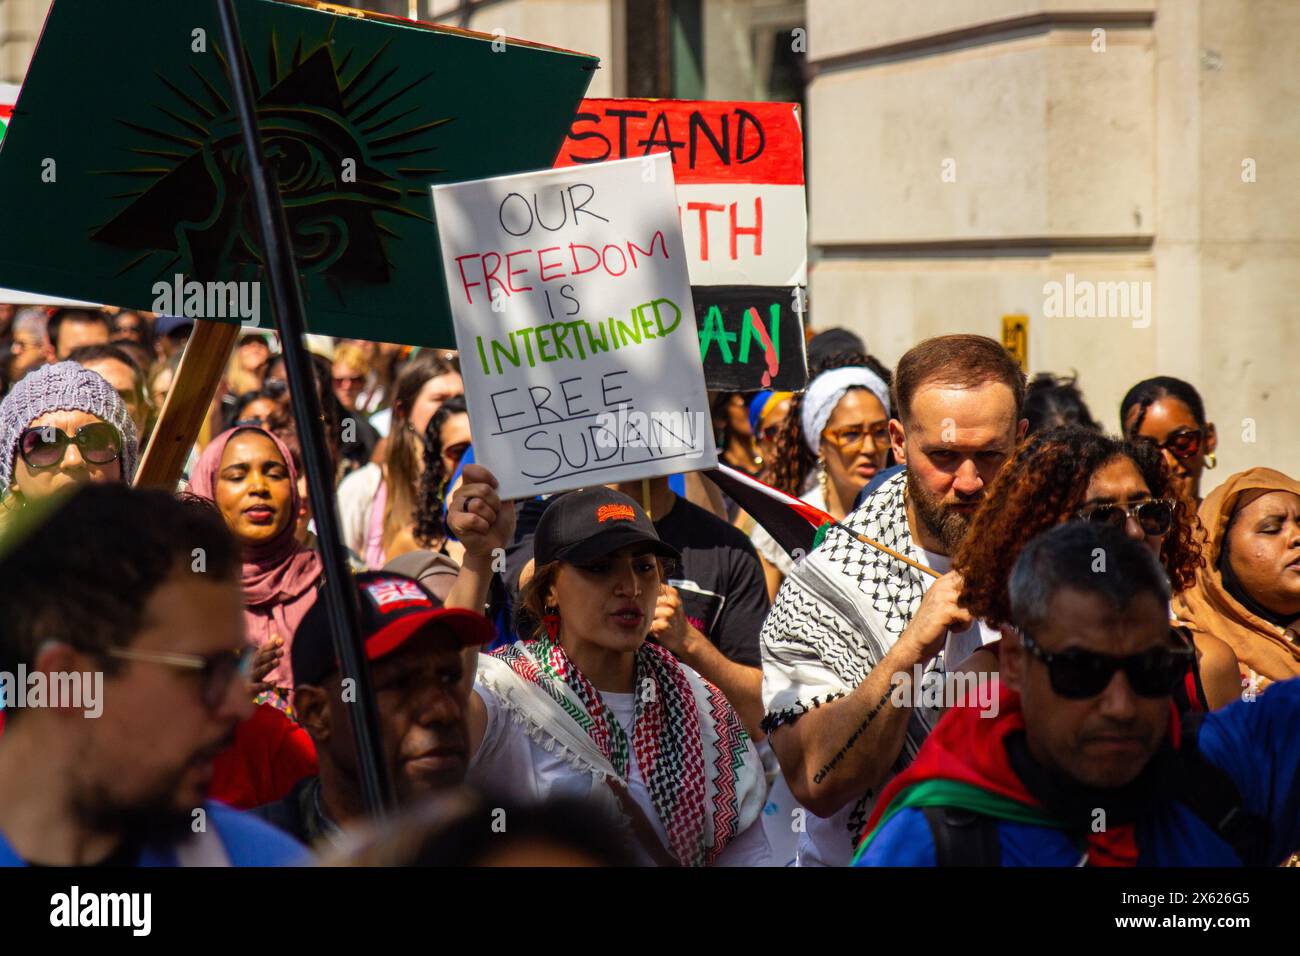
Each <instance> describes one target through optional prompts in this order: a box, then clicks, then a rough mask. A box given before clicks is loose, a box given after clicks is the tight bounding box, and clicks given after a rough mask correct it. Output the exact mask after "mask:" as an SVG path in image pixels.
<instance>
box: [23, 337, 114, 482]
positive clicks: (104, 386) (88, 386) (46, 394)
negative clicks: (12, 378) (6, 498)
mask: <svg viewBox="0 0 1300 956" xmlns="http://www.w3.org/2000/svg"><path fill="white" fill-rule="evenodd" d="M73 411H81V412H87V413H89V414H91V415H94V416H95V417H96V418H98V419H101V420H103V421H106V422H108V423H109V424H110V425H112V426H113V427H114V428H116V429H117V430H118V432H119V433H120V434H121V436H122V479H123V480H124V481H126V482H127V484H130V482H131V479H132V478H134V477H135V463H136V457H137V455H138V453H139V448H138V444H137V441H136V436H135V423H134V422H133V421H131V416H130V414H128V412H127V410H126V405H124V404H123V403H122V397H121V396H120V395H118V394H117V390H116V389H114V388H113V386H112V385H109V384H108V382H106V381H104V379H103V377H102V376H100V375H98V374H97V373H95V372H92V371H90V370H89V369H86V368H82V367H81V366H80V365H78V364H77V363H76V362H57V363H55V364H54V365H44V366H42V367H40V368H38V369H35V370H34V371H31V372H28V373H27V374H26V375H24V376H23V377H22V379H21V380H20V381H19V382H18V384H17V385H15V386H14V387H13V389H12V390H11V391H10V392H9V394H8V395H6V396H5V400H4V401H3V402H0V495H3V494H6V493H8V490H9V484H10V482H12V481H13V477H14V464H15V462H16V461H17V458H18V438H19V436H20V435H22V432H23V429H24V428H26V427H27V426H28V425H30V424H31V423H32V422H34V421H35V420H36V419H38V418H40V417H41V416H42V415H44V414H45V413H46V412H73Z"/></svg>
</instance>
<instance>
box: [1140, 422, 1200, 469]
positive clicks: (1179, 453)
mask: <svg viewBox="0 0 1300 956" xmlns="http://www.w3.org/2000/svg"><path fill="white" fill-rule="evenodd" d="M1204 437H1205V434H1204V432H1202V431H1201V430H1200V429H1199V428H1188V429H1185V430H1184V431H1178V432H1174V433H1173V434H1172V435H1170V436H1169V437H1167V438H1166V439H1165V440H1164V441H1156V440H1155V439H1154V438H1147V437H1146V436H1138V439H1137V440H1138V441H1142V442H1146V443H1148V444H1150V445H1155V446H1156V447H1157V448H1159V449H1160V450H1161V451H1167V452H1169V454H1171V455H1173V456H1174V457H1175V458H1177V459H1178V460H1179V461H1186V460H1187V459H1188V458H1194V457H1195V456H1196V454H1197V452H1199V451H1200V450H1201V441H1202V440H1203V439H1204Z"/></svg>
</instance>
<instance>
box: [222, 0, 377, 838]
mask: <svg viewBox="0 0 1300 956" xmlns="http://www.w3.org/2000/svg"><path fill="white" fill-rule="evenodd" d="M216 4H217V15H218V16H219V17H220V19H221V40H222V45H223V46H224V48H225V51H226V59H227V60H228V61H229V66H230V86H231V90H232V91H233V93H234V98H235V109H236V111H237V112H238V113H239V125H240V129H241V130H242V131H243V139H244V147H245V149H246V150H247V153H248V171H249V179H250V181H251V183H252V187H253V197H254V199H255V201H256V203H257V223H258V231H259V233H260V235H261V240H262V248H263V249H264V250H265V255H264V258H263V264H264V266H265V267H266V280H267V283H268V285H269V287H270V295H271V312H272V314H273V315H274V316H275V321H276V324H277V325H278V327H279V331H280V341H281V344H282V346H283V348H284V367H285V372H286V374H287V375H288V378H289V394H290V398H291V400H292V404H293V411H294V418H295V420H296V421H297V423H298V435H299V438H300V439H301V441H302V455H303V467H304V468H306V470H307V487H308V491H309V493H310V495H311V505H312V515H313V516H314V518H315V520H316V537H317V539H318V541H319V543H320V552H321V559H322V560H323V561H324V564H325V586H324V588H323V593H322V595H321V598H322V599H323V600H324V601H325V606H326V609H327V610H328V611H329V618H330V629H331V631H333V634H334V649H335V651H336V652H337V653H338V658H339V663H340V666H341V671H342V676H343V678H344V679H345V680H346V679H348V678H351V679H352V681H353V686H354V688H355V690H356V698H355V706H354V707H353V708H352V710H351V711H350V716H351V718H352V733H353V739H354V740H355V742H356V748H357V764H358V770H359V771H360V775H361V787H362V792H363V795H364V797H365V801H366V809H367V811H368V812H369V813H370V815H371V816H372V817H374V818H376V819H380V818H382V817H383V816H384V814H385V812H386V811H387V809H388V808H389V807H391V806H392V792H393V791H392V781H391V780H389V778H388V772H387V767H386V766H385V764H384V762H383V760H382V759H381V757H380V755H381V754H382V753H383V752H384V751H383V746H382V740H381V737H380V730H379V715H378V712H377V711H376V709H375V698H374V694H373V693H371V686H372V685H371V682H370V668H369V666H368V665H367V662H366V657H365V654H363V653H362V643H361V634H360V632H361V628H360V623H359V619H358V616H357V615H358V608H357V599H356V595H355V593H354V592H353V589H352V574H351V572H350V570H349V569H348V564H347V559H346V557H345V553H344V550H343V545H342V537H341V535H340V534H339V518H338V511H337V510H336V505H335V500H334V484H333V481H332V480H330V479H331V478H332V476H333V472H334V469H333V467H332V466H331V464H330V457H329V451H328V448H327V446H326V443H325V430H324V428H323V426H322V424H321V417H322V416H321V403H320V396H319V395H317V394H316V378H315V376H314V375H313V374H312V371H311V366H310V365H309V364H308V358H307V352H306V350H305V349H304V348H303V344H302V337H303V335H304V334H305V333H306V331H307V323H306V318H305V314H306V310H305V308H304V306H303V301H302V287H301V286H300V285H299V283H298V270H297V266H296V265H295V264H294V261H293V247H292V246H291V245H290V243H289V228H288V224H287V223H286V221H285V218H284V206H283V205H282V204H281V202H280V191H279V187H278V185H277V183H276V180H275V171H274V170H273V169H271V168H270V167H269V166H268V165H267V164H266V156H265V154H264V153H263V151H262V138H261V134H260V133H259V131H258V127H257V114H256V112H255V107H254V104H253V98H252V94H251V93H250V88H251V85H252V84H251V80H250V78H249V75H248V63H247V61H246V60H245V59H244V44H243V40H242V38H241V37H240V33H239V21H238V20H237V19H236V16H235V4H234V0H216ZM344 686H347V685H346V684H345V685H344Z"/></svg>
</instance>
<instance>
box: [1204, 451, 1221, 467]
mask: <svg viewBox="0 0 1300 956" xmlns="http://www.w3.org/2000/svg"><path fill="white" fill-rule="evenodd" d="M1218 463H1219V459H1217V458H1215V457H1214V452H1210V453H1209V454H1208V455H1206V456H1205V467H1206V468H1208V469H1210V470H1211V471H1213V470H1214V467H1215V465H1217V464H1218Z"/></svg>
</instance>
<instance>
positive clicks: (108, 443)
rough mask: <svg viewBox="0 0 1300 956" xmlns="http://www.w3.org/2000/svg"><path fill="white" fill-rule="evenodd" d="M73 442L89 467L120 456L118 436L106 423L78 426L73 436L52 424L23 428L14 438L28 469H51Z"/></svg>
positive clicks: (119, 439) (115, 430) (120, 447)
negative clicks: (16, 438) (16, 439)
mask: <svg viewBox="0 0 1300 956" xmlns="http://www.w3.org/2000/svg"><path fill="white" fill-rule="evenodd" d="M74 442H75V443H76V445H77V448H78V450H79V451H80V452H81V457H82V458H84V459H85V460H86V461H88V462H90V463H91V464H92V465H107V464H108V463H109V462H112V461H116V460H117V458H118V457H119V456H120V455H121V454H122V436H121V435H119V434H118V432H117V429H116V428H114V427H113V426H112V425H110V424H108V423H107V422H92V423H90V424H89V425H82V426H81V427H80V428H78V429H77V433H76V434H75V435H69V434H68V433H67V432H65V431H63V430H61V429H58V428H55V427H54V426H53V425H41V426H40V427H38V428H25V429H23V432H22V434H21V435H19V436H18V453H19V454H20V455H22V456H23V461H25V462H27V467H28V468H52V467H54V466H55V465H57V464H58V463H59V462H61V461H63V456H64V454H65V453H66V452H67V450H68V446H69V445H71V444H72V443H74Z"/></svg>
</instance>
